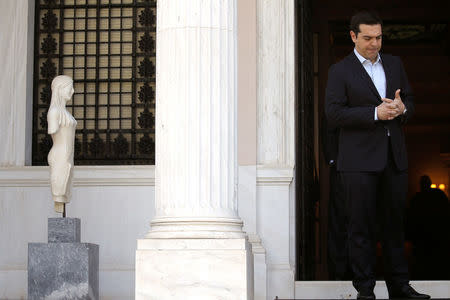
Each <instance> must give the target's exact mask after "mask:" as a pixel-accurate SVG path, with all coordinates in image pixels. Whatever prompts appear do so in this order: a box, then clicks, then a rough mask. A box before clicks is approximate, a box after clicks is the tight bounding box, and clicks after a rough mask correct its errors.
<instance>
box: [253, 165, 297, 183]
mask: <svg viewBox="0 0 450 300" xmlns="http://www.w3.org/2000/svg"><path fill="white" fill-rule="evenodd" d="M256 174H257V175H256V177H257V179H256V185H259V186H288V185H290V184H291V182H292V180H293V179H294V167H292V166H264V165H258V166H256Z"/></svg>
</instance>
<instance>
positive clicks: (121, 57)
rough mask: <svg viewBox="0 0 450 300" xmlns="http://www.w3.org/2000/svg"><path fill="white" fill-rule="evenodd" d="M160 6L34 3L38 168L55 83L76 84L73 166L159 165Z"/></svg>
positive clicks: (102, 0)
mask: <svg viewBox="0 0 450 300" xmlns="http://www.w3.org/2000/svg"><path fill="white" fill-rule="evenodd" d="M155 43H156V0H153V1H150V0H39V1H37V2H36V24H35V54H34V101H33V165H45V164H47V154H48V152H49V150H50V148H51V146H52V140H51V137H50V136H49V135H48V134H47V119H46V116H47V111H48V107H49V105H50V100H51V88H50V86H51V81H52V80H53V78H54V77H55V76H56V75H60V74H64V75H68V76H71V77H72V78H73V79H74V90H75V93H74V95H73V98H72V101H71V102H69V103H68V105H67V109H68V110H69V111H70V112H71V113H72V115H73V116H74V117H75V119H76V120H77V122H78V125H77V130H76V138H75V164H82V165H90V164H95V165H111V164H154V162H155V146H154V145H155V142H154V138H155V130H154V123H155V121H154V120H155V50H156V47H155Z"/></svg>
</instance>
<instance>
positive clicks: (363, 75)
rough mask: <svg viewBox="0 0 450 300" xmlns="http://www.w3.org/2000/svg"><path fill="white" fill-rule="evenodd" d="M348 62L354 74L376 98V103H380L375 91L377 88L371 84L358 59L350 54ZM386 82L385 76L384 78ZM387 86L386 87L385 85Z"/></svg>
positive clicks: (378, 95)
mask: <svg viewBox="0 0 450 300" xmlns="http://www.w3.org/2000/svg"><path fill="white" fill-rule="evenodd" d="M350 61H352V63H353V69H354V71H355V72H356V75H357V76H358V77H360V78H361V79H362V81H364V82H365V83H366V84H367V86H368V87H369V89H370V90H371V91H372V93H373V94H374V95H375V96H376V99H377V103H379V102H381V96H380V94H379V93H378V91H377V88H376V87H375V84H373V81H372V78H370V76H369V74H367V71H366V69H364V66H363V65H362V63H361V62H360V61H359V59H358V58H357V57H356V55H355V53H353V52H352V53H351V54H350ZM386 80H387V76H386ZM386 86H387V85H386Z"/></svg>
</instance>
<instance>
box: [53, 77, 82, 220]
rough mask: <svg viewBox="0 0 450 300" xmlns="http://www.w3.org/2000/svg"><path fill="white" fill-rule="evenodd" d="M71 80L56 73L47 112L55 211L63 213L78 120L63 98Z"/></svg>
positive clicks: (68, 95) (70, 89) (69, 94)
mask: <svg viewBox="0 0 450 300" xmlns="http://www.w3.org/2000/svg"><path fill="white" fill-rule="evenodd" d="M73 92H74V90H73V80H72V78H70V77H69V76H65V75H59V76H56V77H55V78H54V79H53V81H52V99H51V103H50V108H49V110H48V113H47V123H48V134H50V135H51V136H52V140H53V146H52V148H51V149H50V152H49V153H48V157H47V159H48V164H49V166H50V185H51V191H52V197H53V201H54V202H55V211H56V212H59V213H62V214H63V216H65V204H66V203H68V202H69V201H70V194H71V185H72V174H73V153H74V141H75V128H76V126H77V121H76V120H75V118H74V117H73V116H72V115H71V114H70V113H69V112H68V111H67V109H66V102H68V101H69V100H70V99H71V98H72V95H73Z"/></svg>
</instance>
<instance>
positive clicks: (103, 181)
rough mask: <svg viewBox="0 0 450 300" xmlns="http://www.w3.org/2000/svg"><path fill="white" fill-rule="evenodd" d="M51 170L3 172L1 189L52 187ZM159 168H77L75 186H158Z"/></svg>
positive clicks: (74, 177)
mask: <svg viewBox="0 0 450 300" xmlns="http://www.w3.org/2000/svg"><path fill="white" fill-rule="evenodd" d="M49 178H50V171H49V167H11V168H0V187H46V186H50V179H49ZM154 185H155V166H153V165H149V166H75V168H74V176H73V186H74V187H80V186H154Z"/></svg>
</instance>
